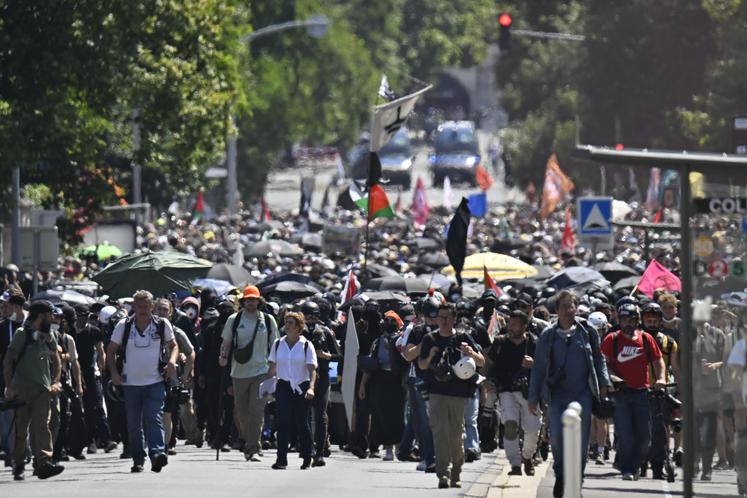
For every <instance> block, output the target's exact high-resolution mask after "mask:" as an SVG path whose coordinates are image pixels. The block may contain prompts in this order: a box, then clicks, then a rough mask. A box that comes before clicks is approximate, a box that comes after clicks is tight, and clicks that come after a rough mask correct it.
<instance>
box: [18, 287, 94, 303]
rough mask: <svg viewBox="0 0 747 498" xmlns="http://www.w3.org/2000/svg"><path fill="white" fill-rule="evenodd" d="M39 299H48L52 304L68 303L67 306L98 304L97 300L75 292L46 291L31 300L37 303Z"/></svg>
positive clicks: (67, 290)
mask: <svg viewBox="0 0 747 498" xmlns="http://www.w3.org/2000/svg"><path fill="white" fill-rule="evenodd" d="M39 299H46V300H47V301H51V302H52V303H63V302H65V303H67V304H73V305H74V304H86V305H89V306H90V305H91V304H93V303H95V302H96V300H95V299H94V298H92V297H89V296H86V295H84V294H81V293H80V292H78V291H74V290H69V289H65V290H53V289H50V290H46V291H43V292H39V293H37V294H36V295H35V296H34V297H32V298H31V300H32V301H37V300H39Z"/></svg>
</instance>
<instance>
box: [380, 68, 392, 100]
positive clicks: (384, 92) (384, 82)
mask: <svg viewBox="0 0 747 498" xmlns="http://www.w3.org/2000/svg"><path fill="white" fill-rule="evenodd" d="M379 97H381V98H382V99H386V100H388V101H391V100H394V99H395V96H394V92H393V91H392V88H391V87H390V86H389V79H388V78H387V77H386V74H382V75H381V83H379Z"/></svg>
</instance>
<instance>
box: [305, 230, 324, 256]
mask: <svg viewBox="0 0 747 498" xmlns="http://www.w3.org/2000/svg"><path fill="white" fill-rule="evenodd" d="M301 247H303V248H304V249H308V250H310V251H314V252H321V251H322V234H320V233H311V232H309V233H305V234H303V235H302V236H301Z"/></svg>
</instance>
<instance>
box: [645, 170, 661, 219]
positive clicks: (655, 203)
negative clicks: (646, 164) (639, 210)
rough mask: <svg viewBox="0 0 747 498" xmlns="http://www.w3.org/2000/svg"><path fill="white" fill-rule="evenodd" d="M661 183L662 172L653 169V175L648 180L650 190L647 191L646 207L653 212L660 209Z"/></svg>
mask: <svg viewBox="0 0 747 498" xmlns="http://www.w3.org/2000/svg"><path fill="white" fill-rule="evenodd" d="M660 183H661V170H660V169H659V168H651V174H650V176H649V179H648V189H647V190H646V207H647V208H649V209H650V210H651V211H656V210H657V209H658V208H659V185H660Z"/></svg>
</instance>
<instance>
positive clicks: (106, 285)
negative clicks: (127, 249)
mask: <svg viewBox="0 0 747 498" xmlns="http://www.w3.org/2000/svg"><path fill="white" fill-rule="evenodd" d="M212 266H213V263H211V262H210V261H206V260H204V259H200V258H196V257H194V256H190V255H188V254H184V253H180V252H174V251H156V252H144V253H140V254H128V255H126V256H123V257H121V258H119V259H118V260H116V261H115V262H113V263H111V264H110V265H108V266H107V267H106V268H104V269H103V270H101V271H100V272H99V273H97V274H96V275H95V276H94V277H93V280H94V281H96V282H98V283H99V285H101V287H102V288H103V291H104V293H105V294H109V296H111V297H114V298H120V297H128V296H132V294H134V293H135V291H137V290H139V289H145V290H149V291H151V292H152V293H153V294H155V295H156V296H165V295H167V294H168V293H170V292H174V291H176V290H180V289H181V290H189V289H190V288H191V285H190V282H191V281H192V280H194V279H196V278H201V277H205V276H206V275H207V273H208V271H209V270H210V268H211V267H212Z"/></svg>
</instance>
